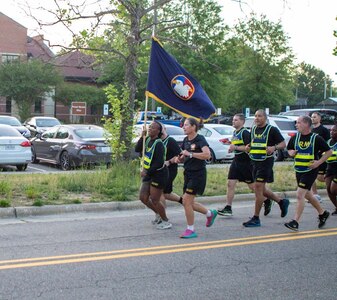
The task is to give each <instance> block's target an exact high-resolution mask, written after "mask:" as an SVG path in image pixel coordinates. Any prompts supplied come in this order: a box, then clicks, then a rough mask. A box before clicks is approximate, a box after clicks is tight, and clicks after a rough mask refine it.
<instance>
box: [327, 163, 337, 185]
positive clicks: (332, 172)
mask: <svg viewBox="0 0 337 300" xmlns="http://www.w3.org/2000/svg"><path fill="white" fill-rule="evenodd" d="M327 165H328V167H327V168H326V172H325V177H333V179H332V180H333V182H335V183H337V163H332V164H327Z"/></svg>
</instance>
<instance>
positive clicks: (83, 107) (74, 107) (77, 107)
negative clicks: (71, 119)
mask: <svg viewBox="0 0 337 300" xmlns="http://www.w3.org/2000/svg"><path fill="white" fill-rule="evenodd" d="M71 114H72V115H75V116H85V115H86V114H87V103H86V102H71Z"/></svg>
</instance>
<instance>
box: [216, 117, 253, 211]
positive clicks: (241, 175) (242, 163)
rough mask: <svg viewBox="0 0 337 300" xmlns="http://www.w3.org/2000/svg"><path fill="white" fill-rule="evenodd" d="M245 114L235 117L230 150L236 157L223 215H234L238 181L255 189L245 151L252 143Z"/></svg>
mask: <svg viewBox="0 0 337 300" xmlns="http://www.w3.org/2000/svg"><path fill="white" fill-rule="evenodd" d="M244 124H245V116H244V115H243V114H236V115H234V117H233V127H234V128H235V131H234V132H233V137H232V140H231V145H230V146H229V152H233V151H234V154H235V157H234V159H233V161H232V163H231V166H230V168H229V172H228V178H227V202H226V206H225V207H224V208H223V209H219V210H218V214H219V215H221V216H232V215H233V211H232V203H233V199H234V193H235V186H236V183H237V182H238V181H239V182H245V183H247V184H248V187H249V188H250V189H251V190H252V191H254V183H253V174H252V168H251V164H250V158H249V155H248V154H247V153H246V152H245V151H246V145H248V144H249V143H250V133H249V131H248V129H247V128H244V127H243V125H244Z"/></svg>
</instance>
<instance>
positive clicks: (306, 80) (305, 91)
mask: <svg viewBox="0 0 337 300" xmlns="http://www.w3.org/2000/svg"><path fill="white" fill-rule="evenodd" d="M325 83H326V84H327V90H329V88H330V85H331V79H330V78H329V76H327V75H326V74H325V73H324V72H323V71H322V70H320V69H318V68H316V67H314V66H312V65H310V64H306V63H305V62H302V63H300V64H299V66H298V75H297V97H298V98H307V99H308V105H311V106H312V105H315V104H317V103H318V102H320V101H322V100H324V99H323V98H324V85H325Z"/></svg>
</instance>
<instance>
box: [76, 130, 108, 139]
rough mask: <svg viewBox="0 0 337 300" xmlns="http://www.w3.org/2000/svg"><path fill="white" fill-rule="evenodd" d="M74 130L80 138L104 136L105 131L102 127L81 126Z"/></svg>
mask: <svg viewBox="0 0 337 300" xmlns="http://www.w3.org/2000/svg"><path fill="white" fill-rule="evenodd" d="M74 132H75V134H76V135H77V136H79V137H80V138H82V139H91V138H105V131H104V130H103V129H90V128H83V129H76V130H74Z"/></svg>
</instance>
